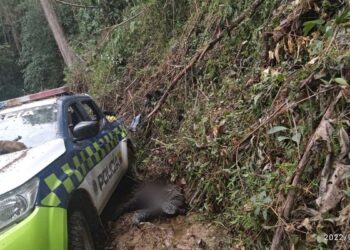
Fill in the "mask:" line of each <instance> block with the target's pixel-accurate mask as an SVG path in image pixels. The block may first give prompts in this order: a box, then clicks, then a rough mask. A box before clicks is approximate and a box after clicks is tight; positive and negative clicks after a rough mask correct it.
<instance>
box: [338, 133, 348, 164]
mask: <svg viewBox="0 0 350 250" xmlns="http://www.w3.org/2000/svg"><path fill="white" fill-rule="evenodd" d="M339 143H340V148H341V150H340V154H339V155H338V160H342V159H344V157H346V156H347V155H348V154H349V151H350V140H349V135H348V133H346V131H345V129H344V128H343V127H341V128H340V130H339Z"/></svg>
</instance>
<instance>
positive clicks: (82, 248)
mask: <svg viewBox="0 0 350 250" xmlns="http://www.w3.org/2000/svg"><path fill="white" fill-rule="evenodd" d="M68 249H69V250H95V249H96V248H95V244H94V240H93V238H92V234H91V230H90V227H89V223H88V222H87V220H86V218H85V216H84V214H83V213H82V212H79V211H75V212H73V213H72V215H71V216H69V218H68Z"/></svg>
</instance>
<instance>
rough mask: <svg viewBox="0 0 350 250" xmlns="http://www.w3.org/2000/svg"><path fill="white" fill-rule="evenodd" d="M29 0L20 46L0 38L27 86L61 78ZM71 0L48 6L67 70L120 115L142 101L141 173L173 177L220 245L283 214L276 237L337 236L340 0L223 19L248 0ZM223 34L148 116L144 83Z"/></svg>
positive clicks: (341, 228) (3, 59)
mask: <svg viewBox="0 0 350 250" xmlns="http://www.w3.org/2000/svg"><path fill="white" fill-rule="evenodd" d="M29 2H30V1H26V3H21V4H19V6H21V8H19V10H18V11H19V12H20V13H23V15H22V17H21V18H22V21H21V25H20V26H21V28H18V29H19V30H20V31H21V51H20V52H16V48H15V46H13V44H11V43H9V42H6V41H7V40H6V39H3V40H1V41H2V44H3V45H2V46H11V48H12V50H11V51H12V52H11V53H10V55H9V56H5V54H4V56H3V53H5V50H4V51H3V50H2V49H1V48H2V47H0V53H1V54H0V55H1V56H0V70H2V68H4V69H5V72H8V73H9V74H10V71H8V70H6V69H8V68H11V70H13V71H14V72H16V71H17V72H18V71H19V70H21V71H22V72H23V80H22V78H20V79H17V78H16V79H13V83H14V84H13V85H12V86H11V88H15V87H16V88H17V89H22V88H23V86H24V89H25V91H35V90H37V89H41V88H47V87H53V86H57V85H59V84H61V83H62V82H61V80H62V77H63V76H62V73H63V72H62V69H63V62H62V59H61V58H60V56H59V55H58V50H57V48H56V45H55V43H54V40H53V38H52V35H51V34H50V32H49V30H48V27H47V26H45V25H46V24H45V25H44V24H43V23H44V21H43V20H44V17H43V14H42V12H41V10H40V6H39V5H38V3H36V2H35V1H32V2H31V4H29ZM71 2H72V3H79V4H81V5H84V6H85V7H84V8H82V7H73V6H68V5H62V4H56V8H57V11H58V13H60V14H59V15H60V16H61V24H62V26H63V28H64V31H65V34H66V36H67V37H68V40H69V41H70V45H71V46H72V47H73V50H74V51H75V52H76V53H77V54H78V55H79V57H81V58H82V60H83V61H84V63H82V64H79V65H76V66H75V67H73V68H71V69H66V70H65V81H66V83H69V84H70V85H71V86H72V88H74V89H75V90H76V91H80V92H88V93H90V94H91V95H93V96H94V97H95V98H96V99H97V100H98V101H99V102H100V103H101V105H102V106H103V107H104V108H105V109H106V110H107V109H108V110H112V111H114V112H118V113H119V114H120V115H121V116H124V117H125V119H126V120H127V121H131V119H132V117H133V116H135V115H137V114H138V113H142V115H143V118H145V119H144V122H143V124H142V125H141V128H140V131H139V132H138V133H137V134H135V136H136V137H137V138H138V142H139V143H138V144H139V145H138V147H139V149H140V150H139V155H138V160H139V165H140V174H141V175H142V174H143V176H144V178H151V179H152V178H163V177H167V178H169V180H170V181H172V182H174V183H176V184H179V185H180V184H181V185H184V183H185V186H186V188H185V189H186V195H187V198H188V201H189V203H190V205H191V207H192V208H193V209H194V210H195V211H197V212H201V213H203V214H205V215H207V216H208V218H210V219H212V220H214V221H216V222H217V223H219V224H221V225H222V226H223V227H225V228H227V229H229V230H230V232H232V238H230V239H228V242H227V244H228V246H235V247H237V248H239V247H243V246H244V247H246V249H253V248H257V249H264V248H265V246H270V245H271V244H272V240H273V237H274V235H275V238H276V237H278V236H276V234H277V233H276V232H278V228H283V229H284V231H283V235H282V236H283V237H284V239H285V240H283V242H282V245H283V247H284V248H285V249H289V248H292V247H295V248H301V249H328V248H331V247H336V248H343V249H346V248H347V245H346V241H345V242H344V241H332V240H327V239H326V238H325V234H326V233H327V234H330V233H343V234H344V235H347V234H348V231H347V230H348V224H349V222H348V220H347V219H346V218H348V216H349V211H348V210H349V183H348V177H349V176H350V175H349V170H348V164H349V162H350V161H349V158H348V157H349V156H348V153H349V152H348V151H349V137H348V132H349V129H350V128H349V126H350V123H349V108H348V105H347V102H348V100H349V93H350V92H349V87H348V84H349V82H350V54H349V44H350V37H349V34H350V33H349V28H350V27H349V21H350V11H349V10H350V8H349V4H348V2H347V1H342V0H337V1H328V0H315V1H313V0H308V1H304V0H300V1H287V0H284V1H277V0H265V1H262V4H261V5H260V6H259V7H258V8H257V9H256V10H255V11H254V13H253V15H251V16H249V15H247V16H246V17H245V18H244V20H243V21H242V22H240V23H239V24H238V25H237V26H235V27H233V29H229V27H230V26H231V25H232V23H233V22H234V20H235V18H236V17H237V16H238V15H239V14H241V13H242V12H243V11H245V10H247V9H249V8H250V7H251V5H252V3H253V2H254V1H253V0H245V1H233V0H232V1H231V0H212V1H197V0H196V1H188V0H176V1H167V0H147V1H137V0H134V1H127V0H125V1H92V0H91V1H89V0H81V1H71ZM33 4H37V5H36V7H34V8H33ZM23 6H24V7H23ZM39 23H41V24H42V25H39ZM17 26H19V24H17ZM17 26H16V27H17ZM33 29H34V30H33ZM227 31H229V32H227ZM221 34H224V36H223V38H222V39H221V40H219V41H218V42H217V43H215V44H213V45H212V46H209V47H208V51H206V53H205V54H203V55H202V56H200V58H199V60H198V61H197V62H196V63H194V64H193V67H190V70H188V71H187V72H186V74H184V76H183V77H181V78H180V79H179V81H178V82H177V83H176V85H175V86H174V88H173V89H172V90H171V91H170V93H169V96H168V97H167V99H166V101H165V103H164V104H163V105H162V106H161V107H160V110H159V111H158V112H157V113H156V114H155V115H154V116H152V117H150V118H149V119H146V116H147V115H148V114H149V113H150V112H151V111H152V110H153V108H155V105H156V104H157V103H158V101H159V98H157V97H156V95H154V93H155V91H158V92H160V93H161V95H162V94H163V93H165V91H166V89H167V88H168V86H169V85H170V84H171V83H172V82H173V81H174V79H175V78H176V76H177V75H178V74H179V73H180V72H181V70H183V69H184V68H185V67H186V65H189V64H190V62H191V58H193V57H195V55H196V53H197V51H201V50H202V48H205V47H206V45H207V44H208V43H209V42H210V41H213V39H214V40H215V39H216V38H217V37H219V36H220V35H221ZM42 41H45V42H44V43H41V44H40V42H42ZM4 48H5V47H4ZM6 53H8V51H7V50H6ZM11 58H13V59H11ZM16 58H17V59H16ZM11 65H13V66H11ZM14 75H15V76H18V73H12V75H11V76H6V74H5V75H3V74H1V76H0V77H1V78H0V83H1V85H0V87H2V88H3V89H6V91H7V92H6V94H4V93H5V92H3V90H1V92H0V98H2V99H3V98H4V96H5V97H9V96H12V95H13V91H14V90H11V89H10V88H9V87H6V86H8V85H3V82H4V83H6V82H8V81H9V80H4V81H3V80H2V78H3V77H5V76H6V77H8V79H11V77H13V76H14ZM21 84H22V85H21ZM23 84H24V85H23ZM3 86H5V87H3ZM17 86H18V87H17ZM10 91H11V93H10ZM18 93H19V94H22V93H21V92H18ZM340 94H341V97H340V98H339V99H337V98H336V97H337V96H339V95H340ZM334 100H337V101H336V102H333V101H334ZM327 109H328V110H329V112H326V110H327ZM313 139H315V140H313ZM308 145H309V147H308ZM327 159H332V160H331V161H330V162H331V163H329V161H327ZM337 164H338V165H337ZM340 165H341V166H342V169H343V168H344V169H345V170H344V173H341V174H340V175H339V176H340V177H341V178H338V177H337V176H335V174H334V173H337V172H336V171H335V170H337V171H340V170H339V169H340V168H339V166H340ZM297 169H298V171H297ZM296 176H298V177H297V178H296ZM299 177H300V178H299ZM329 181H331V182H332V183H333V184H334V185H329ZM324 183H326V184H324ZM327 183H328V184H327ZM332 183H331V184H332ZM330 196H333V197H336V198H335V200H336V201H335V202H334V201H332V202H330V201H329V197H330ZM287 197H289V198H290V199H289V198H288V199H287ZM288 200H289V201H288ZM290 201H292V202H290ZM334 203H335V204H334ZM285 204H289V205H291V209H290V210H289V209H288V208H285ZM287 207H288V206H287Z"/></svg>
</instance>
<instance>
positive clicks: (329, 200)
mask: <svg viewBox="0 0 350 250" xmlns="http://www.w3.org/2000/svg"><path fill="white" fill-rule="evenodd" d="M333 168H335V170H334V172H333V174H332V176H331V178H330V179H329V181H328V183H327V190H326V192H325V193H323V194H322V195H321V196H320V197H318V198H317V199H316V204H317V205H318V206H319V211H320V212H321V213H325V212H327V211H329V210H331V209H332V208H334V207H335V206H336V205H337V204H338V203H339V202H340V201H341V199H342V198H343V197H344V192H343V191H342V190H341V189H340V188H339V185H340V183H341V180H342V176H343V174H344V171H345V169H349V168H350V165H344V164H342V163H340V162H338V161H335V162H334V164H333Z"/></svg>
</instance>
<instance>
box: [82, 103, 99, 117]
mask: <svg viewBox="0 0 350 250" xmlns="http://www.w3.org/2000/svg"><path fill="white" fill-rule="evenodd" d="M81 105H82V106H83V108H84V110H85V112H86V114H87V115H88V116H89V119H90V121H100V120H101V119H102V117H101V116H100V114H99V112H98V110H97V109H96V107H95V105H94V103H93V102H92V101H82V102H81Z"/></svg>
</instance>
